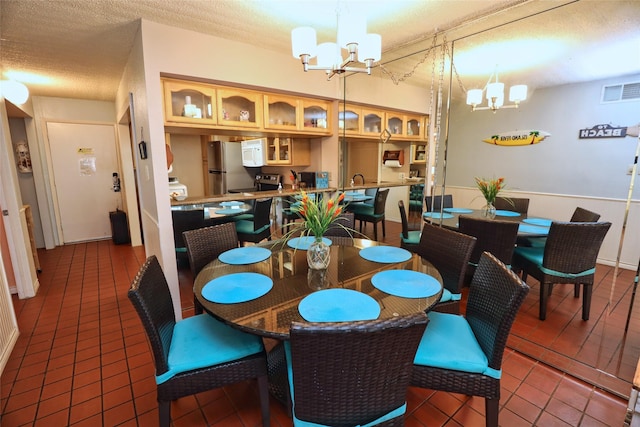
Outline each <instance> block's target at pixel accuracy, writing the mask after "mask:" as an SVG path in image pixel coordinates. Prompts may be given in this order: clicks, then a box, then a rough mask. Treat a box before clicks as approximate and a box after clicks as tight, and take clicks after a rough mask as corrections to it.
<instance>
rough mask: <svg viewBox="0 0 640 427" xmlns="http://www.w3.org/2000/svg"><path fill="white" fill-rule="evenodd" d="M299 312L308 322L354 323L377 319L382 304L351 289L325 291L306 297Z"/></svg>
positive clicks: (299, 305) (299, 306)
mask: <svg viewBox="0 0 640 427" xmlns="http://www.w3.org/2000/svg"><path fill="white" fill-rule="evenodd" d="M298 311H299V312H300V315H301V316H302V318H303V319H304V320H306V321H307V322H353V321H357V320H373V319H377V318H378V316H380V304H378V302H377V301H376V300H375V299H373V298H372V297H370V296H369V295H367V294H363V293H362V292H358V291H354V290H351V289H342V288H336V289H323V290H321V291H317V292H314V293H312V294H309V295H307V296H306V297H304V298H303V299H302V301H300V304H298Z"/></svg>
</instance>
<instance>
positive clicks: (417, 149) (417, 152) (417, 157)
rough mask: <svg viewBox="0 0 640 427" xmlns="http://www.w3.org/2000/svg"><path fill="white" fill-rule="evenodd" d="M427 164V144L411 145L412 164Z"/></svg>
mask: <svg viewBox="0 0 640 427" xmlns="http://www.w3.org/2000/svg"><path fill="white" fill-rule="evenodd" d="M426 162H427V144H426V143H425V144H421V143H416V144H411V163H412V164H420V163H426Z"/></svg>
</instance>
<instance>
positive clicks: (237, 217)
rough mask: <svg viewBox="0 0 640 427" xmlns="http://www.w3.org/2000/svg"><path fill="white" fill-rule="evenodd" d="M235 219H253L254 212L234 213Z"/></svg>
mask: <svg viewBox="0 0 640 427" xmlns="http://www.w3.org/2000/svg"><path fill="white" fill-rule="evenodd" d="M232 218H233V220H234V221H235V222H238V221H253V214H251V213H245V214H240V215H234V216H233V217H232Z"/></svg>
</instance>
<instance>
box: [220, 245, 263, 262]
mask: <svg viewBox="0 0 640 427" xmlns="http://www.w3.org/2000/svg"><path fill="white" fill-rule="evenodd" d="M270 256H271V251H270V250H269V249H267V248H260V247H257V246H246V247H242V248H235V249H230V250H228V251H226V252H223V253H221V254H220V256H219V257H218V259H219V260H220V261H222V262H224V263H225V264H234V265H241V264H253V263H255V262H260V261H264V260H265V259H267V258H269V257H270Z"/></svg>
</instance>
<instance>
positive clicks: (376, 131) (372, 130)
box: [362, 108, 385, 138]
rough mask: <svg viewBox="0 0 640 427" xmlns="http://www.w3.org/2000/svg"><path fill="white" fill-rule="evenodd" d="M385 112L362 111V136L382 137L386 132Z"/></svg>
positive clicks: (364, 109)
mask: <svg viewBox="0 0 640 427" xmlns="http://www.w3.org/2000/svg"><path fill="white" fill-rule="evenodd" d="M384 114H385V113H384V112H383V111H380V110H371V109H368V108H363V109H362V125H363V127H362V135H365V136H371V137H374V138H379V137H380V132H382V131H383V130H384Z"/></svg>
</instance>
